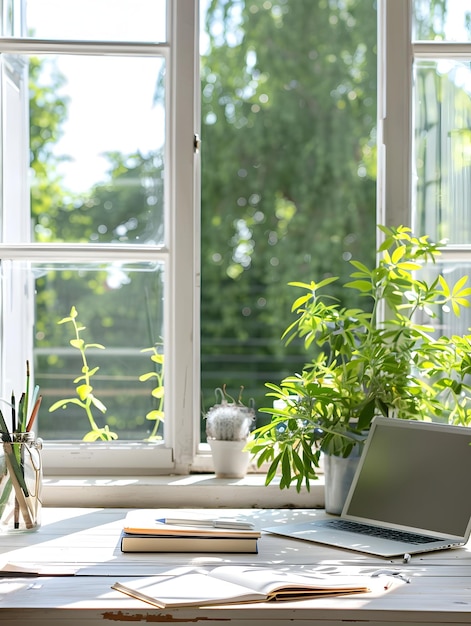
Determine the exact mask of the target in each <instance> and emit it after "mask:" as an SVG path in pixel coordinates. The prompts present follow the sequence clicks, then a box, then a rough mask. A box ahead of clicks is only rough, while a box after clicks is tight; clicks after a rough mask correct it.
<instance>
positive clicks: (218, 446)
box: [205, 385, 255, 478]
mask: <svg viewBox="0 0 471 626" xmlns="http://www.w3.org/2000/svg"><path fill="white" fill-rule="evenodd" d="M242 392H243V387H241V388H240V393H239V397H238V399H237V400H234V398H232V397H231V396H230V395H229V394H228V393H227V391H226V386H225V385H224V386H223V387H222V389H221V388H217V389H216V390H215V393H216V400H218V398H220V401H219V403H218V404H215V405H214V406H212V407H211V408H210V409H209V411H208V412H207V413H206V415H205V419H206V437H207V440H208V443H209V446H210V448H211V453H212V456H213V463H214V471H215V474H216V476H217V477H218V478H242V477H243V476H245V474H246V473H247V467H248V464H249V460H250V453H249V452H248V451H247V450H245V446H246V444H247V441H248V438H249V435H250V431H251V428H252V425H253V422H254V420H255V409H254V408H253V406H245V405H244V404H243V402H242Z"/></svg>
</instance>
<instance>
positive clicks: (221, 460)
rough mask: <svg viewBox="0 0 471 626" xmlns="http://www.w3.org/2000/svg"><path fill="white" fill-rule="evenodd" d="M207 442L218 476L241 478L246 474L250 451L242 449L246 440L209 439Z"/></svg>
mask: <svg viewBox="0 0 471 626" xmlns="http://www.w3.org/2000/svg"><path fill="white" fill-rule="evenodd" d="M208 443H209V446H210V448H211V453H212V455H213V464H214V473H215V474H216V476H217V477H218V478H243V477H244V476H245V475H246V474H247V468H248V466H249V461H250V452H248V451H244V447H245V444H246V443H247V442H246V441H223V440H220V439H210V440H209V441H208Z"/></svg>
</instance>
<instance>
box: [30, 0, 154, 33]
mask: <svg viewBox="0 0 471 626" xmlns="http://www.w3.org/2000/svg"><path fill="white" fill-rule="evenodd" d="M165 4H166V2H165V0H112V1H111V0H26V32H27V33H28V36H29V37H37V38H38V39H88V40H90V39H96V40H106V41H119V40H121V41H136V42H144V41H146V42H163V41H165V39H166V23H165V21H166V11H165V8H166V7H165Z"/></svg>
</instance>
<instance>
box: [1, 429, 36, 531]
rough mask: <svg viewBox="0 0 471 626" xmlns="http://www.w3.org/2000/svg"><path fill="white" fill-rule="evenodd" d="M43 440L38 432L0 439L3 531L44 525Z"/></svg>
mask: <svg viewBox="0 0 471 626" xmlns="http://www.w3.org/2000/svg"><path fill="white" fill-rule="evenodd" d="M41 449H42V440H41V439H35V437H34V433H32V432H27V433H11V434H9V435H5V434H4V435H3V441H1V442H0V533H10V532H31V531H34V530H37V529H38V528H39V526H40V525H41V509H42V503H41V489H42V459H41Z"/></svg>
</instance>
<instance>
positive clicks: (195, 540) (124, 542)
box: [121, 531, 258, 554]
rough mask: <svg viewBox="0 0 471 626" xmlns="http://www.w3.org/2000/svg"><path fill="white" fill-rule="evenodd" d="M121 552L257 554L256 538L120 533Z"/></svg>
mask: <svg viewBox="0 0 471 626" xmlns="http://www.w3.org/2000/svg"><path fill="white" fill-rule="evenodd" d="M121 551H122V552H217V553H229V552H244V553H251V554H256V553H257V552H258V546H257V538H256V537H225V536H224V535H221V534H219V535H218V536H210V535H205V536H202V537H199V536H192V535H188V534H187V535H181V536H177V535H149V534H137V533H126V532H124V531H123V532H122V533H121Z"/></svg>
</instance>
